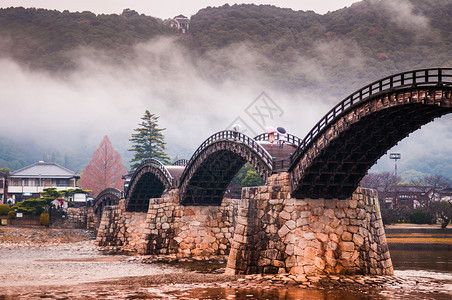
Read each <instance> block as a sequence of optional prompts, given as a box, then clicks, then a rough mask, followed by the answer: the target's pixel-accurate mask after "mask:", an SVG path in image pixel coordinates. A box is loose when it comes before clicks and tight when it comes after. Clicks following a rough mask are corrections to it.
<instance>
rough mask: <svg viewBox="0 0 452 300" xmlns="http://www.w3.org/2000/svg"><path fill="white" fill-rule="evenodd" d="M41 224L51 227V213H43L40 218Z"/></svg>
mask: <svg viewBox="0 0 452 300" xmlns="http://www.w3.org/2000/svg"><path fill="white" fill-rule="evenodd" d="M39 222H40V223H41V225H42V226H49V213H42V214H41V216H40V217H39Z"/></svg>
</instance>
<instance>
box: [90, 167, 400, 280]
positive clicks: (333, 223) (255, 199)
mask: <svg viewBox="0 0 452 300" xmlns="http://www.w3.org/2000/svg"><path fill="white" fill-rule="evenodd" d="M96 243H97V245H98V246H101V247H119V248H121V249H123V250H127V251H135V252H137V253H139V254H155V255H168V254H170V255H175V256H176V257H179V258H182V257H196V256H198V257H199V256H201V257H210V256H214V255H229V258H228V263H227V268H226V273H227V274H254V273H261V274H274V273H292V274H309V275H313V274H375V275H390V274H393V268H392V263H391V258H390V256H389V249H388V245H387V242H386V236H385V232H384V228H383V224H382V221H381V215H380V211H379V205H378V199H377V194H376V192H375V191H373V190H368V189H362V188H358V189H357V190H356V191H355V193H354V194H353V195H352V197H351V198H349V199H343V200H342V199H341V200H339V199H294V198H291V197H290V183H289V173H279V174H274V175H272V176H271V177H270V178H269V179H268V183H267V185H265V186H259V187H250V188H243V190H242V198H241V199H240V200H231V199H223V201H222V203H221V205H220V206H185V205H181V204H180V203H179V190H178V189H173V190H170V192H169V194H168V195H167V196H165V197H162V198H153V199H150V200H149V208H148V211H147V212H129V211H127V209H126V207H125V200H124V199H123V200H120V201H119V205H115V206H107V207H105V209H104V212H103V215H102V220H101V223H100V226H99V231H98V236H97V240H96Z"/></svg>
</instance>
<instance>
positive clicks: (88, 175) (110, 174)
mask: <svg viewBox="0 0 452 300" xmlns="http://www.w3.org/2000/svg"><path fill="white" fill-rule="evenodd" d="M125 174H127V169H126V168H125V167H124V164H123V163H122V159H121V155H120V154H119V153H118V152H117V151H116V150H115V149H114V148H113V145H112V144H111V142H110V139H109V138H108V136H104V138H103V139H102V141H101V142H100V145H99V148H97V150H96V151H95V152H94V153H93V157H92V158H91V161H90V162H89V164H88V165H87V166H86V168H85V170H84V171H83V173H82V174H81V176H80V184H81V186H82V188H83V189H84V190H91V191H92V192H91V195H92V196H97V195H98V194H99V193H100V192H102V191H103V190H104V189H106V188H109V187H114V188H117V189H119V190H122V189H124V180H123V179H122V176H123V175H125Z"/></svg>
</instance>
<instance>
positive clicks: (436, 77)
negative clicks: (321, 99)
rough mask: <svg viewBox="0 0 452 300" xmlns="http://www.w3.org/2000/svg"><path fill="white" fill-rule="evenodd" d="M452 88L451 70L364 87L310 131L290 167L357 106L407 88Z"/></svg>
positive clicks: (413, 74)
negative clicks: (324, 131)
mask: <svg viewBox="0 0 452 300" xmlns="http://www.w3.org/2000/svg"><path fill="white" fill-rule="evenodd" d="M435 85H437V86H452V68H435V69H420V70H414V71H409V72H404V73H399V74H395V75H391V76H388V77H385V78H383V79H380V80H378V81H375V82H373V83H371V84H369V85H366V86H365V87H363V88H362V89H360V90H358V91H356V92H354V93H353V94H351V95H350V96H348V97H347V98H345V99H344V100H342V101H341V102H339V103H338V104H337V105H336V106H334V107H333V108H332V109H331V110H330V111H329V112H328V113H327V114H326V115H325V116H323V117H322V118H321V119H320V121H319V122H318V123H317V124H316V125H315V126H314V127H313V128H312V129H311V131H310V132H309V133H308V134H307V135H306V137H305V138H304V139H303V140H302V141H301V143H300V144H299V146H298V148H297V150H295V152H294V154H293V155H292V167H293V165H294V162H295V161H296V160H298V159H299V158H300V157H301V155H302V154H303V153H304V152H305V151H306V150H307V149H308V146H309V145H310V144H311V143H312V142H313V141H314V140H315V139H316V137H317V136H319V135H320V134H321V133H322V131H323V130H324V129H325V128H326V127H327V126H329V125H330V124H331V123H333V121H334V120H336V118H338V117H340V116H342V115H343V114H345V113H347V112H349V111H350V110H352V109H353V108H355V107H356V106H358V105H359V104H361V103H363V102H365V101H366V100H368V99H370V98H371V97H372V96H377V95H378V94H381V93H384V92H388V91H391V92H393V91H397V90H402V89H405V88H408V87H422V86H435Z"/></svg>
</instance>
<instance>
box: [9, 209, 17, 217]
mask: <svg viewBox="0 0 452 300" xmlns="http://www.w3.org/2000/svg"><path fill="white" fill-rule="evenodd" d="M8 218H10V219H15V218H16V212H15V211H14V210H10V211H9V212H8Z"/></svg>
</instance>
